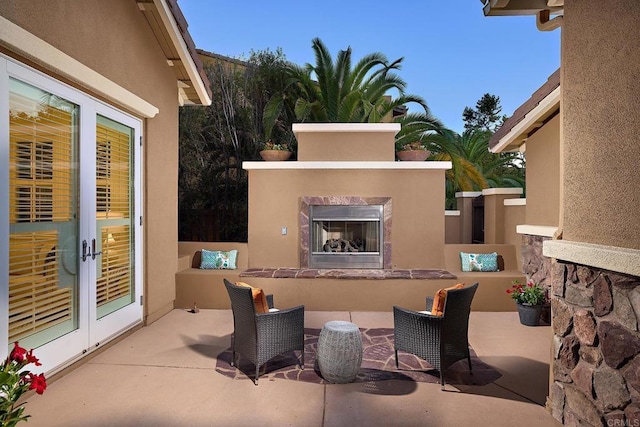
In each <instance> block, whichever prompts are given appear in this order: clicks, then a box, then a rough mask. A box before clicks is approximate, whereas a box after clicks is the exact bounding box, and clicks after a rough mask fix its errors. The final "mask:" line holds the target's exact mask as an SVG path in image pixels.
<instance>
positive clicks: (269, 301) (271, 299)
mask: <svg viewBox="0 0 640 427" xmlns="http://www.w3.org/2000/svg"><path fill="white" fill-rule="evenodd" d="M267 306H269V308H273V307H274V305H273V294H269V295H267Z"/></svg>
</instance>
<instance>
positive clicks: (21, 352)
mask: <svg viewBox="0 0 640 427" xmlns="http://www.w3.org/2000/svg"><path fill="white" fill-rule="evenodd" d="M26 353H27V350H25V349H24V348H22V347H20V346H19V345H18V341H16V342H14V343H13V350H11V354H10V355H9V358H10V359H11V360H13V361H14V362H18V363H22V362H24V357H25V355H26Z"/></svg>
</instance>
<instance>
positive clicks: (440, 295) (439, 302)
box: [431, 283, 464, 316]
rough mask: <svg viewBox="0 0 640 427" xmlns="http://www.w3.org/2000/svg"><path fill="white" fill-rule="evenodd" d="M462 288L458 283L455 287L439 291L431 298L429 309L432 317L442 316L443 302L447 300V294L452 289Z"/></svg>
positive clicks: (462, 285) (462, 284)
mask: <svg viewBox="0 0 640 427" xmlns="http://www.w3.org/2000/svg"><path fill="white" fill-rule="evenodd" d="M462 288H464V283H458V284H457V285H455V286H451V287H449V288H444V289H439V290H438V292H436V294H435V296H434V297H433V307H431V313H432V314H433V315H434V316H442V315H443V314H444V302H445V300H446V299H447V292H448V291H450V290H453V289H462Z"/></svg>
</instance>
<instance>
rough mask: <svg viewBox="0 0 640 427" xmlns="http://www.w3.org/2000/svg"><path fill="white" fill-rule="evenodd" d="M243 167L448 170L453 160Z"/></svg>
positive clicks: (250, 166)
mask: <svg viewBox="0 0 640 427" xmlns="http://www.w3.org/2000/svg"><path fill="white" fill-rule="evenodd" d="M242 169H245V170H267V169H277V170H294V169H351V170H353V169H369V170H371V169H380V170H382V169H398V170H406V169H427V170H447V169H451V162H434V161H428V162H382V161H367V162H352V161H350V162H336V161H330V162H298V161H295V162H288V161H283V162H243V163H242Z"/></svg>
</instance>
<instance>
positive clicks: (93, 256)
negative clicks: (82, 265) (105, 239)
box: [91, 239, 102, 259]
mask: <svg viewBox="0 0 640 427" xmlns="http://www.w3.org/2000/svg"><path fill="white" fill-rule="evenodd" d="M98 255H102V251H100V252H96V239H91V259H96V256H98Z"/></svg>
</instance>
